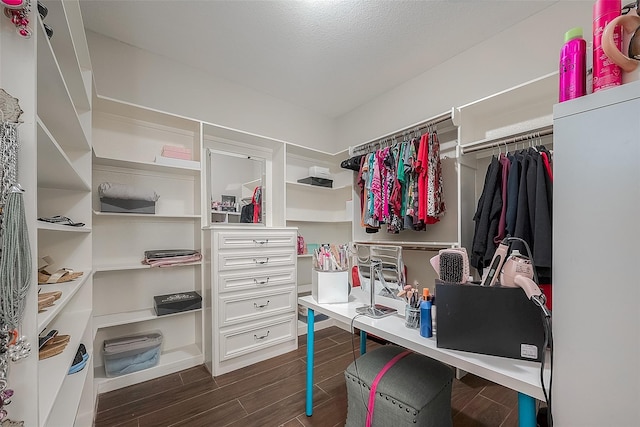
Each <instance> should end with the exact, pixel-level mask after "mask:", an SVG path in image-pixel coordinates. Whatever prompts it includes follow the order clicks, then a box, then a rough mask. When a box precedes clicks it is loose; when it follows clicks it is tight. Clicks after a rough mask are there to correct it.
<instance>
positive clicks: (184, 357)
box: [94, 344, 203, 393]
mask: <svg viewBox="0 0 640 427" xmlns="http://www.w3.org/2000/svg"><path fill="white" fill-rule="evenodd" d="M202 362H203V356H202V349H200V348H199V347H198V346H197V345H195V344H191V345H188V346H184V347H180V348H178V349H173V350H169V351H164V352H162V353H161V354H160V361H159V362H158V365H157V366H154V367H152V368H148V369H144V370H142V371H138V372H133V373H131V374H126V375H121V376H118V377H111V378H109V377H107V376H106V374H105V371H104V366H97V367H96V368H94V384H95V385H96V386H97V392H98V393H104V392H107V391H111V390H116V389H119V388H123V387H126V386H129V385H133V384H138V383H141V382H143V381H147V380H150V379H153V378H157V377H160V376H163V375H167V374H169V373H173V372H177V371H180V370H183V369H187V368H190V367H193V366H197V365H199V364H201V363H202Z"/></svg>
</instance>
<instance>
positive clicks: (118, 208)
mask: <svg viewBox="0 0 640 427" xmlns="http://www.w3.org/2000/svg"><path fill="white" fill-rule="evenodd" d="M100 212H115V213H141V214H155V213H156V202H151V201H148V200H137V199H112V198H110V197H102V198H100Z"/></svg>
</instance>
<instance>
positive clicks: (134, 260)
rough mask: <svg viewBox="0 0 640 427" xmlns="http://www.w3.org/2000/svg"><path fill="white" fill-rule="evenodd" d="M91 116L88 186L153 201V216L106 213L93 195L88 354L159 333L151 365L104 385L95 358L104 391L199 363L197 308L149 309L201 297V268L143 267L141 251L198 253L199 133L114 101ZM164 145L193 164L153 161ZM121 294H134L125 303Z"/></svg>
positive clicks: (193, 125) (191, 125)
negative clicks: (169, 298)
mask: <svg viewBox="0 0 640 427" xmlns="http://www.w3.org/2000/svg"><path fill="white" fill-rule="evenodd" d="M94 111H95V114H94V154H93V162H94V169H93V185H94V187H96V189H97V187H98V186H99V185H100V184H101V183H103V182H111V183H118V184H125V185H129V186H131V187H133V188H140V189H145V190H147V192H150V191H151V190H153V191H154V192H156V194H158V195H159V198H158V200H157V201H156V202H155V206H154V210H155V213H153V214H145V213H136V212H102V211H101V209H100V206H101V202H100V200H99V197H98V194H97V193H98V192H97V191H94V195H93V215H92V217H93V221H94V233H93V237H94V243H95V245H94V256H93V265H94V270H95V271H96V274H95V276H94V284H93V294H94V311H93V323H94V324H93V337H94V339H93V350H94V354H101V349H102V345H103V343H104V340H106V339H113V338H117V337H122V336H127V335H132V334H135V333H138V332H143V331H149V330H156V329H157V330H159V331H161V332H162V335H163V343H162V348H163V353H162V355H161V357H160V362H159V364H158V365H157V366H156V367H152V368H148V369H145V370H143V371H138V372H134V373H131V374H128V375H123V376H122V377H115V378H106V376H105V373H104V367H103V363H104V362H103V360H102V357H96V358H94V367H95V373H94V375H95V385H96V388H97V390H98V392H105V391H108V390H113V389H116V388H120V387H124V386H128V385H131V384H135V383H137V382H140V381H145V380H147V379H152V378H156V377H158V376H162V375H166V374H169V373H173V372H176V371H178V370H181V369H186V368H189V367H192V366H195V365H197V364H199V363H202V362H203V353H204V344H203V340H204V338H203V332H202V331H203V329H204V315H203V312H202V310H190V311H185V312H180V313H176V314H172V315H166V316H156V314H155V311H154V309H153V297H154V296H157V295H167V294H172V293H176V292H189V291H196V292H198V293H199V294H200V295H203V294H204V289H203V283H204V280H203V277H202V276H203V272H202V268H201V267H202V264H203V263H202V262H201V261H199V262H191V263H186V264H178V265H173V266H170V267H162V268H152V267H150V266H149V265H145V264H142V261H143V259H144V256H145V255H144V253H145V251H147V250H154V249H190V250H196V251H199V252H200V253H202V236H201V219H202V211H201V200H202V198H201V174H200V169H201V168H200V159H201V135H200V123H199V122H198V121H195V120H190V119H186V118H183V117H180V116H175V115H172V114H167V113H163V112H160V111H157V110H152V109H147V108H143V107H138V106H135V105H131V104H129V103H126V102H119V101H117V100H113V99H106V98H99V99H98V100H97V101H96V103H95V110H94ZM165 146H173V147H180V148H183V149H188V150H190V152H191V156H192V159H193V163H191V162H184V161H183V162H173V159H171V158H168V159H167V161H168V162H170V163H176V164H162V163H156V161H155V159H156V157H158V156H160V155H161V153H162V151H163V147H165ZM177 163H182V164H186V165H182V164H177ZM131 236H135V239H131ZM125 294H126V295H130V297H129V298H126V299H123V298H121V295H125ZM183 348H184V349H186V350H183Z"/></svg>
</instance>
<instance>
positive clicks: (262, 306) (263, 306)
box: [253, 300, 269, 310]
mask: <svg viewBox="0 0 640 427" xmlns="http://www.w3.org/2000/svg"><path fill="white" fill-rule="evenodd" d="M268 305H269V300H267V303H266V304H261V305H258V304H256V303H255V302H254V303H253V306H254V307H255V308H256V310H258V309H260V308H265V307H266V306H268Z"/></svg>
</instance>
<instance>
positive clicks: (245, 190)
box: [208, 149, 266, 224]
mask: <svg viewBox="0 0 640 427" xmlns="http://www.w3.org/2000/svg"><path fill="white" fill-rule="evenodd" d="M209 165H210V166H209V170H210V173H209V177H208V179H209V188H210V194H209V201H210V204H211V206H210V208H211V209H210V211H211V224H217V223H229V224H264V217H265V215H264V206H265V203H264V195H265V191H264V183H265V182H266V181H265V173H266V172H265V171H266V169H265V159H263V158H260V157H255V156H249V155H245V154H238V153H229V152H225V151H218V150H213V149H210V150H209Z"/></svg>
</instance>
